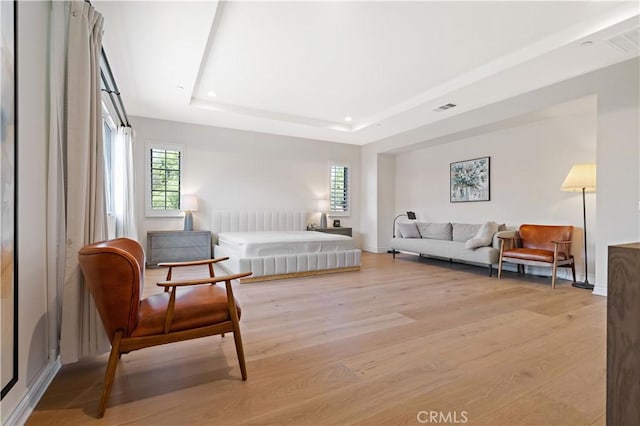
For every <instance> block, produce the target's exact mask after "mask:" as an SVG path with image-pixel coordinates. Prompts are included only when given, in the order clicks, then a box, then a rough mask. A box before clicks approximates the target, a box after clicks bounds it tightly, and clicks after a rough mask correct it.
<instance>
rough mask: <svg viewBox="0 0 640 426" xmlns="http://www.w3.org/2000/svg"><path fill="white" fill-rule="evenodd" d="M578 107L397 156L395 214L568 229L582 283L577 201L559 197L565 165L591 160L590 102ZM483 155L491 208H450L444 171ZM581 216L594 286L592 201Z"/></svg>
mask: <svg viewBox="0 0 640 426" xmlns="http://www.w3.org/2000/svg"><path fill="white" fill-rule="evenodd" d="M585 102H588V103H589V105H588V108H585V109H586V111H581V112H578V113H574V114H571V115H564V116H559V117H554V118H547V119H539V121H534V122H531V123H528V124H521V125H515V126H514V127H508V128H506V129H502V130H497V131H492V132H489V133H484V134H481V135H478V136H474V137H469V138H465V139H461V140H458V141H455V142H450V143H447V144H442V145H438V146H435V147H430V148H423V149H420V150H417V151H412V152H406V153H401V154H398V155H397V157H396V187H395V192H396V194H395V198H396V208H397V210H398V211H407V210H415V211H416V213H417V215H418V218H419V219H420V220H423V221H433V222H461V223H482V222H484V221H489V220H493V221H496V222H498V223H506V224H507V225H510V226H519V225H521V224H523V223H537V224H557V225H573V226H574V227H575V228H576V229H575V232H574V243H573V247H572V251H573V253H574V255H575V256H576V260H577V268H576V272H577V273H578V274H579V275H580V274H581V275H582V276H584V263H583V258H584V255H583V254H582V253H583V233H582V228H583V220H582V197H581V195H580V194H577V193H567V192H562V191H560V185H561V184H562V182H563V181H564V178H565V177H566V175H567V173H568V171H569V169H570V168H571V166H572V165H573V164H576V163H591V162H595V159H596V104H595V99H594V98H593V97H592V98H589V99H588V100H585ZM485 156H489V157H491V162H490V168H491V169H490V179H491V201H489V202H471V203H450V202H449V164H450V163H452V162H455V161H462V160H468V159H472V158H478V157H485ZM587 213H588V215H587V231H588V232H589V234H588V237H589V239H588V248H589V253H590V254H591V257H590V259H589V275H590V281H594V280H595V276H594V275H592V274H593V272H594V271H595V269H594V256H593V255H594V253H595V251H594V250H595V238H594V236H595V232H594V231H595V217H596V211H595V196H594V194H587ZM565 271H566V270H565ZM566 272H568V271H566Z"/></svg>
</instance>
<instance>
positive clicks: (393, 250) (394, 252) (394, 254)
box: [391, 249, 396, 259]
mask: <svg viewBox="0 0 640 426" xmlns="http://www.w3.org/2000/svg"><path fill="white" fill-rule="evenodd" d="M391 254H392V255H393V258H394V259H395V258H396V249H392V250H391Z"/></svg>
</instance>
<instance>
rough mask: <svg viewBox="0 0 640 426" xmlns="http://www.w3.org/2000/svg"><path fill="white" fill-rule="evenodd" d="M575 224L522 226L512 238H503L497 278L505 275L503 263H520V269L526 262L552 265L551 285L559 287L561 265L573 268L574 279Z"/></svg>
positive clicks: (536, 264) (527, 263) (534, 264)
mask: <svg viewBox="0 0 640 426" xmlns="http://www.w3.org/2000/svg"><path fill="white" fill-rule="evenodd" d="M572 232H573V226H547V225H522V226H520V229H519V230H518V232H517V234H516V235H515V236H513V237H498V238H500V263H499V265H498V279H500V278H502V263H503V262H509V263H515V264H517V265H518V272H520V267H521V266H522V272H523V273H524V267H525V265H531V266H546V267H552V268H553V272H552V274H551V288H556V271H557V270H558V267H559V266H561V267H567V268H571V273H572V274H573V281H574V282H575V280H576V268H575V262H574V259H573V255H572V254H571V234H572Z"/></svg>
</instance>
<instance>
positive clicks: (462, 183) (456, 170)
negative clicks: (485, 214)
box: [449, 157, 491, 203]
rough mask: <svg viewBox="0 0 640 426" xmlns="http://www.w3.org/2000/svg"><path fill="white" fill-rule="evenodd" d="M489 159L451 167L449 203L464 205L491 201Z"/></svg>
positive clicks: (479, 159) (467, 161)
mask: <svg viewBox="0 0 640 426" xmlns="http://www.w3.org/2000/svg"><path fill="white" fill-rule="evenodd" d="M489 159H490V157H482V158H474V159H472V160H465V161H458V162H455V163H451V164H450V165H449V174H450V181H449V185H450V186H449V191H450V198H449V201H451V202H452V203H462V202H468V201H489V200H490V194H491V192H490V185H489V177H490V175H489Z"/></svg>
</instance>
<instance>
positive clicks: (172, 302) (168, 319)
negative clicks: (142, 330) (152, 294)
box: [156, 272, 252, 334]
mask: <svg viewBox="0 0 640 426" xmlns="http://www.w3.org/2000/svg"><path fill="white" fill-rule="evenodd" d="M251 274H252V272H242V273H240V274H233V275H224V276H222V277H209V278H202V279H198V280H184V281H167V282H160V283H157V284H156V285H158V286H159V287H164V288H165V292H166V291H167V290H168V289H169V288H173V291H171V293H170V294H169V305H168V306H167V315H166V316H165V319H164V332H165V334H166V333H168V332H169V330H171V324H172V322H173V313H174V311H175V308H176V288H177V287H186V286H191V285H202V284H215V283H218V282H221V281H224V282H225V286H226V289H227V303H228V304H229V310H230V315H236V318H237V312H235V311H234V314H231V308H233V309H234V310H235V309H236V304H235V300H234V298H233V289H232V287H231V281H232V280H236V279H238V278H244V277H248V276H249V275H251Z"/></svg>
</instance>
